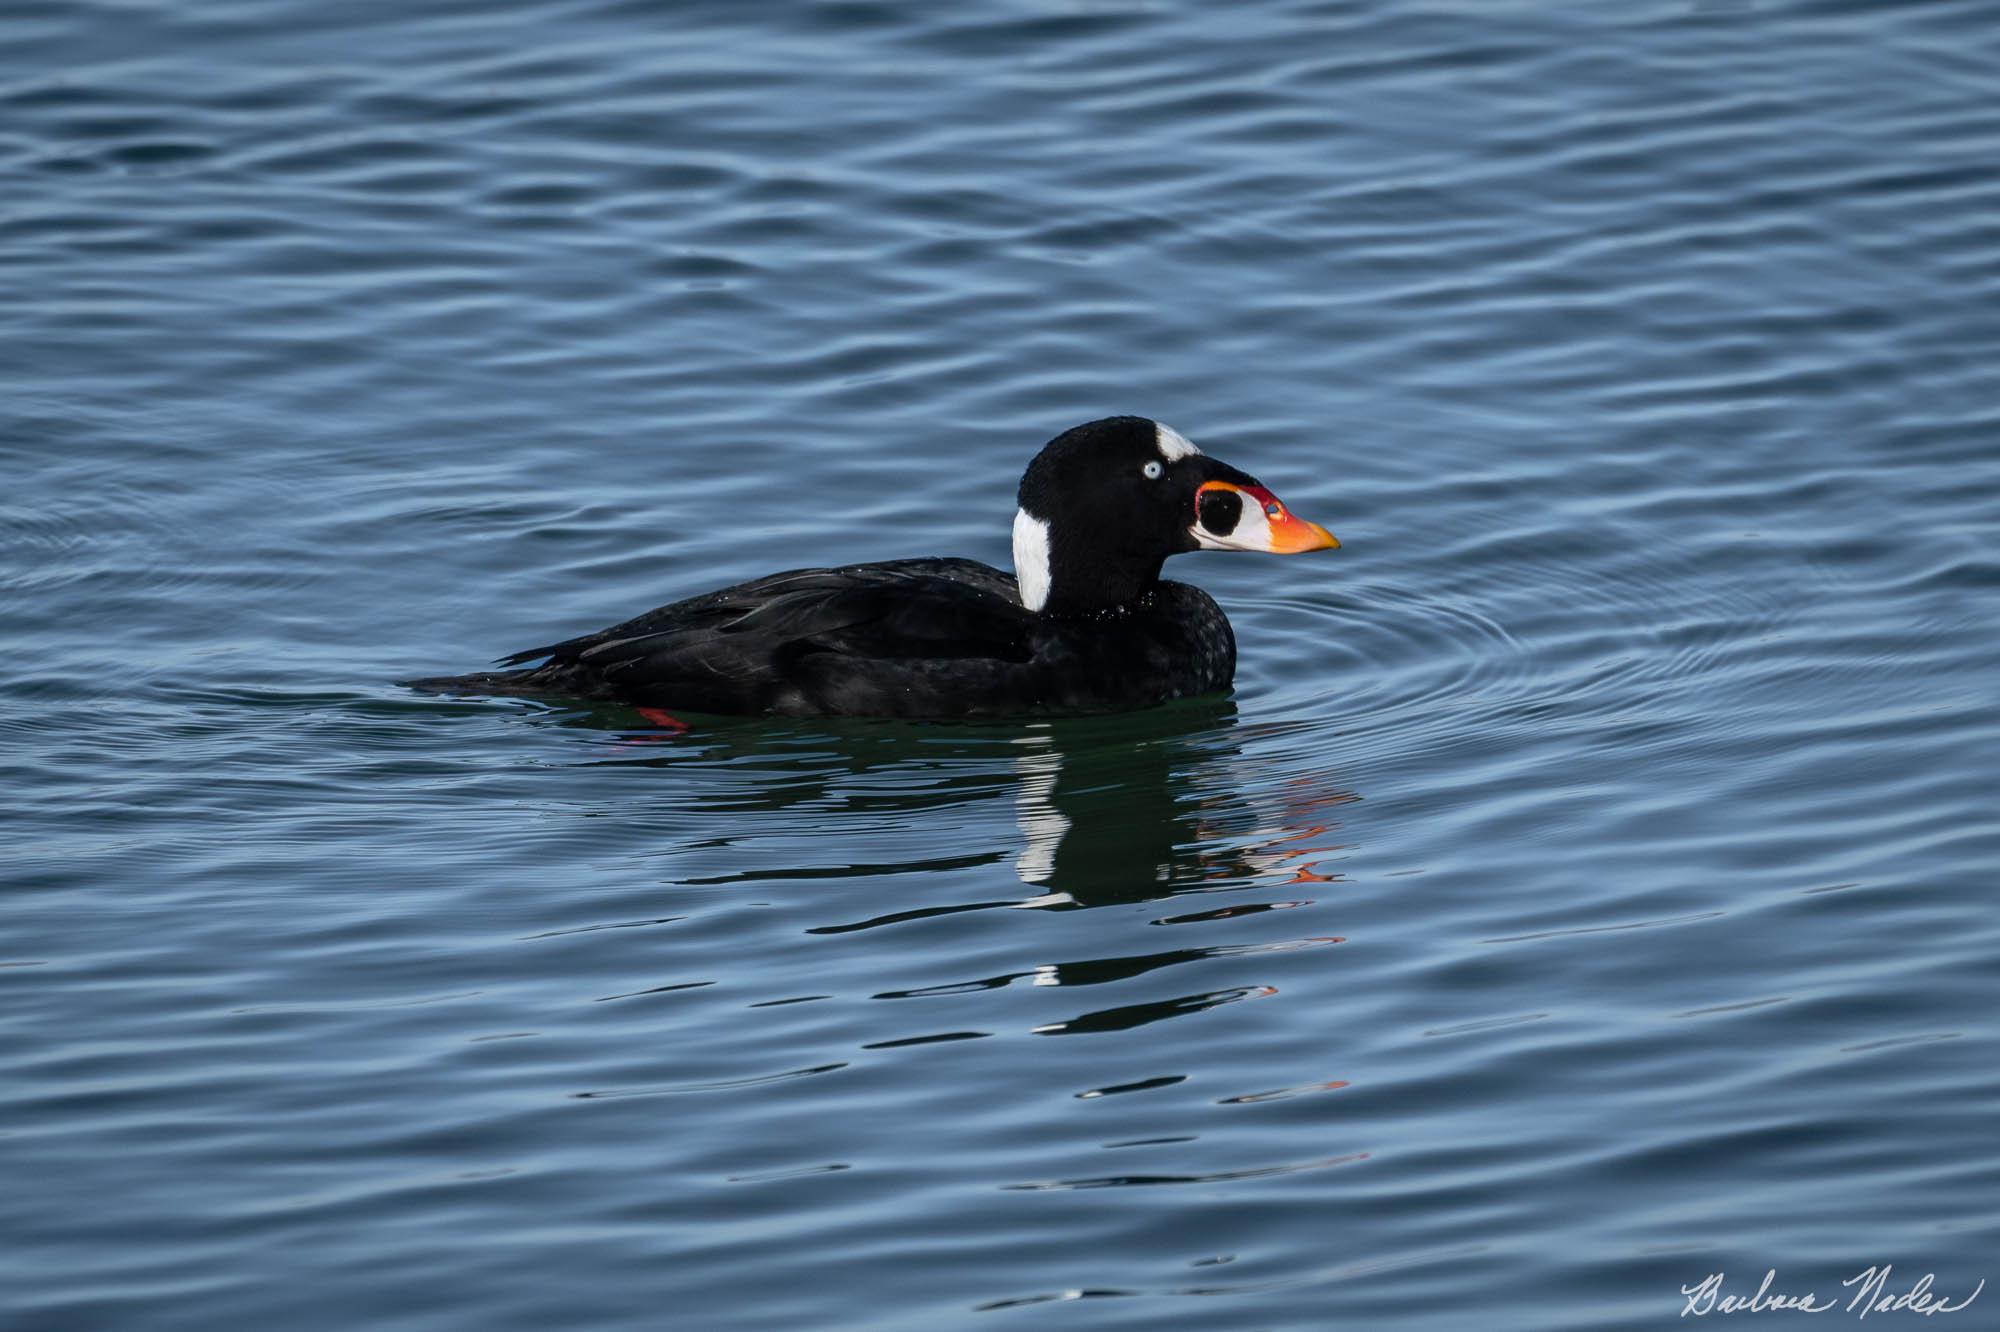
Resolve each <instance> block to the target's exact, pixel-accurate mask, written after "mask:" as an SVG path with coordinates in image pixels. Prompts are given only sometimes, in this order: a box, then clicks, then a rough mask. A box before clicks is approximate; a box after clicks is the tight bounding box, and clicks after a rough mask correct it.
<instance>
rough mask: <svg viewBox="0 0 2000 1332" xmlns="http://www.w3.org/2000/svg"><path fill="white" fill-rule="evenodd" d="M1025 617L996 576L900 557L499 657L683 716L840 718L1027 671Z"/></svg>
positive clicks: (786, 580)
mask: <svg viewBox="0 0 2000 1332" xmlns="http://www.w3.org/2000/svg"><path fill="white" fill-rule="evenodd" d="M1033 621H1034V616H1033V615H1032V613H1031V612H1029V611H1027V610H1025V609H1024V608H1023V607H1022V606H1021V604H1020V602H1019V601H1018V600H1017V599H1015V598H1014V597H1013V596H1012V580H1011V579H1008V578H1007V577H1006V575H1004V574H1001V573H999V571H997V570H994V569H990V568H988V567H986V566H985V565H979V564H975V563H974V562H972V561H969V560H902V561H895V562H892V563H887V564H870V565H854V566H849V567H846V568H836V569H794V570H789V571H787V572H785V573H780V574H772V575H770V576H769V577H767V578H760V579H757V580H755V581H753V582H748V583H741V584H738V585H736V586H734V587H728V588H723V589H722V590H720V591H718V592H711V593H708V594H706V595H704V596H699V597H691V598H689V599H688V600H686V601H679V602H675V603H673V604H672V605H669V606H662V607H660V608H659V609H657V610H653V611H649V612H647V613H646V614H644V615H641V616H638V617H635V618H634V619H631V620H627V621H625V622H624V623H622V624H617V625H613V626H612V627H611V628H609V629H605V630H602V631H600V632H598V633H595V634H586V635H584V636H582V637H579V638H573V639H569V640H567V641H565V642H562V643H555V644H551V645H550V646H548V647H543V648H533V649H530V650H528V651H525V652H521V653H516V654H515V655H514V656H512V657H510V658H508V659H507V661H508V664H519V663H523V662H528V661H533V660H536V659H538V658H547V659H548V660H547V662H546V664H545V665H543V666H540V667H537V668H535V669H534V670H533V671H532V672H531V673H530V675H531V678H533V679H535V680H536V681H537V682H543V683H546V684H548V685H549V686H551V687H552V688H569V689H574V690H576V691H577V692H588V693H592V694H598V695H601V696H610V697H617V698H623V699H627V700H630V701H634V702H642V703H658V704H660V705H662V706H669V707H672V706H679V707H683V708H687V709H690V710H693V711H708V712H744V711H754V712H765V711H778V712H793V711H808V712H817V711H843V712H844V711H852V710H855V709H856V708H857V707H858V706H860V705H861V704H862V703H863V702H864V700H863V699H861V698H859V697H857V694H858V693H859V694H868V695H870V696H871V697H870V698H869V699H868V700H865V701H866V703H867V705H868V706H869V707H870V708H871V709H874V710H881V709H882V708H883V707H885V706H886V705H887V704H888V703H892V702H894V701H895V700H896V699H897V698H902V699H904V700H905V706H907V707H909V708H912V709H915V710H919V711H927V712H928V711H933V710H934V709H935V707H936V706H937V701H936V700H929V701H923V700H917V699H913V698H911V697H910V690H911V689H912V688H913V687H915V686H914V685H913V684H912V680H913V679H921V680H924V681H932V682H935V681H937V680H938V678H939V676H940V672H941V670H942V671H943V672H945V673H958V672H961V671H963V670H966V669H969V670H970V671H971V672H972V673H973V674H975V675H982V674H986V673H988V672H990V671H993V670H1000V669H1004V667H1005V666H1007V665H1018V664H1020V663H1023V662H1026V661H1027V660H1028V659H1029V657H1030V656H1031V654H1032V652H1033V644H1032V641H1031V635H1030V629H1031V627H1032V624H1033ZM946 663H951V664H952V665H946ZM933 687H935V686H933ZM877 693H879V694H881V695H882V696H883V697H882V698H881V699H879V700H877V699H874V698H873V697H872V696H873V695H874V694H877ZM920 704H921V706H920ZM887 710H888V711H891V712H894V711H901V710H903V709H902V708H900V707H889V708H887Z"/></svg>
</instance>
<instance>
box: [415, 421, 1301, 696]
mask: <svg viewBox="0 0 2000 1332" xmlns="http://www.w3.org/2000/svg"><path fill="white" fill-rule="evenodd" d="M1339 544H1340V543H1339V542H1338V541H1336V540H1334V538H1333V533H1331V532H1329V531H1327V530H1326V529H1325V528H1324V527H1321V526H1319V525H1318V524H1317V523H1310V522H1307V521H1305V520H1304V519H1302V518H1299V517H1297V516H1295V515H1294V514H1293V513H1292V512H1291V510H1289V509H1287V508H1286V507H1285V506H1284V505H1283V504H1281V503H1279V502H1278V499H1277V497H1276V496H1274V495H1272V494H1271V492H1270V491H1268V490H1266V489H1265V488H1264V487H1263V486H1261V485H1259V484H1258V483H1257V482H1256V480H1254V479H1253V478H1251V477H1249V476H1246V475H1245V474H1244V473H1242V472H1239V471H1237V470H1236V469H1235V468H1234V467H1231V466H1229V465H1228V464H1227V463H1221V462H1217V461H1216V460H1215V459H1213V458H1209V457H1207V456H1205V455H1204V454H1203V453H1202V452H1201V450H1199V449H1197V448H1196V447H1195V446H1194V445H1193V444H1190V443H1189V442H1188V441H1187V440H1186V439H1184V438H1182V437H1181V436H1180V435H1179V434H1178V433H1176V432H1175V431H1173V430H1171V429H1169V428H1168V427H1167V426H1164V425H1161V424H1159V423H1158V422H1156V421H1149V420H1147V419H1145V418H1144V417H1138V416H1112V417H1107V418H1105V419H1104V420H1101V421H1092V422H1089V423H1088V424H1086V425H1080V426H1077V427H1076V428H1075V429H1073V430H1066V431H1064V432H1063V433H1062V434H1060V435H1058V436H1056V437H1055V438H1054V439H1053V440H1051V441H1049V443H1048V445H1047V446H1046V447H1044V448H1043V449H1042V451H1041V452H1040V453H1039V454H1037V455H1036V456H1035V460H1034V461H1033V462H1031V463H1029V464H1028V470H1027V473H1026V474H1025V475H1024V476H1023V477H1022V478H1021V490H1020V508H1019V510H1018V511H1017V512H1016V513H1015V515H1014V574H1013V575H1012V576H1009V575H1008V574H1005V573H1002V572H1001V571H1000V570H998V569H993V568H989V567H988V566H986V565H984V564H981V563H979V562H978V561H976V560H965V559H916V560H890V561H887V562H885V563H881V564H852V565H846V566H844V567H841V568H835V569H795V570H792V571H790V572H788V573H778V574H772V575H770V576H769V577H766V578H759V579H755V580H753V581H751V582H748V583H738V584H737V585H736V586H734V587H726V588H723V589H722V590H721V591H719V592H710V593H708V594H707V595H705V596H699V597H690V598H688V599H687V600H685V601H676V602H674V603H673V604H672V605H669V606H662V607H660V608H659V609H658V610H652V611H648V612H646V613H645V614H644V615H641V616H639V617H637V618H636V619H631V620H626V621H625V622H624V623H622V624H615V625H612V626H611V627H610V628H609V629H603V630H600V631H598V632H597V633H594V634H585V635H583V636H582V637H580V638H571V639H567V640H565V641H563V642H561V643H553V644H550V645H549V646H547V647H537V648H529V649H527V650H526V651H523V652H516V653H513V654H512V655H510V656H507V657H504V658H502V659H501V661H500V665H502V666H524V664H525V663H527V662H532V661H537V660H540V659H544V658H545V659H546V660H541V664H540V665H536V666H525V668H524V669H520V670H503V671H485V672H480V673H477V674H473V675H459V676H447V677H442V678H438V679H429V680H413V681H411V684H412V685H413V686H415V687H417V688H421V689H428V690H433V691H438V692H446V693H461V694H526V695H539V696H554V697H568V698H595V699H609V700H614V701H618V702H624V703H630V704H634V705H638V706H641V707H648V708H661V709H665V708H672V709H676V710H678V709H686V710H688V711H691V712H712V713H738V714H757V713H769V714H777V715H782V716H794V717H802V716H804V717H810V716H868V717H928V718H945V717H991V716H1035V715H1041V716H1048V715H1055V714H1064V713H1090V712H1116V711H1122V710H1126V709H1130V708H1142V707H1147V706H1150V705H1152V704H1156V703H1164V702H1166V701H1167V700H1169V699H1175V698H1184V697H1187V696H1190V695H1196V694H1208V693H1214V692H1217V691H1219V690H1223V689H1227V688H1228V687H1229V683H1230V680H1231V678H1232V677H1233V676H1234V675H1235V673H1236V638H1235V635H1233V634H1232V633H1231V632H1230V629H1229V621H1228V620H1227V619H1226V618H1225V617H1224V616H1223V614H1222V609H1221V608H1220V607H1219V606H1217V605H1216V604H1215V600H1214V598H1212V597H1210V596H1209V595H1208V593H1206V592H1204V591H1202V590H1201V589H1200V588H1198V587H1191V586H1189V585H1188V584H1186V583H1171V582H1166V581H1164V580H1162V579H1161V578H1160V565H1161V564H1162V563H1163V562H1164V561H1165V560H1166V558H1167V556H1169V555H1176V554H1179V553H1180V552H1182V551H1189V550H1265V551H1274V552H1276V553H1278V554H1284V555H1289V554H1294V553H1297V552H1300V551H1308V550H1325V549H1329V548H1332V547H1335V546H1338V545H1339Z"/></svg>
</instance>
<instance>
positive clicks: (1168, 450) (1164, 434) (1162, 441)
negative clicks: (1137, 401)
mask: <svg viewBox="0 0 2000 1332" xmlns="http://www.w3.org/2000/svg"><path fill="white" fill-rule="evenodd" d="M1153 438H1154V440H1155V441H1156V442H1157V443H1158V444H1159V446H1160V456H1161V457H1162V458H1165V459H1166V460H1167V461H1168V462H1179V461H1180V460H1181V459H1183V458H1191V457H1193V456H1194V455H1195V454H1197V453H1200V452H1201V450H1200V449H1198V448H1196V447H1195V446H1194V445H1193V444H1191V443H1189V442H1188V438H1187V436H1186V435H1183V434H1182V433H1181V432H1180V431H1178V430H1176V429H1174V428H1173V427H1172V426H1170V425H1167V424H1165V423H1163V422H1160V421H1155V422H1153Z"/></svg>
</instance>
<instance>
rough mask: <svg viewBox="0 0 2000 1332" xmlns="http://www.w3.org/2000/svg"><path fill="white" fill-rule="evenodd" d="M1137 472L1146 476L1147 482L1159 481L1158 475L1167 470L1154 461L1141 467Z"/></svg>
mask: <svg viewBox="0 0 2000 1332" xmlns="http://www.w3.org/2000/svg"><path fill="white" fill-rule="evenodd" d="M1139 470H1140V471H1142V472H1144V473H1145V474H1146V479H1147V480H1148V481H1157V480H1159V479H1160V473H1162V472H1164V471H1166V470H1167V469H1166V468H1164V467H1162V466H1160V464H1159V462H1158V461H1157V460H1155V461H1153V462H1149V463H1147V464H1146V465H1145V466H1144V467H1141V468H1140V469H1139Z"/></svg>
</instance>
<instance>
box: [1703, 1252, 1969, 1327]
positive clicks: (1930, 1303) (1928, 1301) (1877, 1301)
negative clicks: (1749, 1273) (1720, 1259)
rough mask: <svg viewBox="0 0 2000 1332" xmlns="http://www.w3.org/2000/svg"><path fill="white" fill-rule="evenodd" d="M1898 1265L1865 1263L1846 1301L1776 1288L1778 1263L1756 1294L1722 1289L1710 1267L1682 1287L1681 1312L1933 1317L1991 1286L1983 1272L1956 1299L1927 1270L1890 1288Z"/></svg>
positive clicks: (1849, 1284)
mask: <svg viewBox="0 0 2000 1332" xmlns="http://www.w3.org/2000/svg"><path fill="white" fill-rule="evenodd" d="M1895 1270H1896V1269H1895V1266H1894V1264H1890V1263H1884V1264H1883V1265H1882V1266H1880V1267H1868V1268H1864V1269H1862V1270H1861V1271H1859V1272H1856V1273H1855V1274H1854V1275H1853V1276H1851V1277H1849V1278H1847V1280H1845V1281H1843V1282H1841V1283H1840V1284H1841V1285H1842V1286H1843V1287H1851V1288H1853V1290H1854V1294H1853V1295H1852V1296H1850V1297H1849V1298H1848V1299H1847V1301H1846V1303H1845V1305H1843V1304H1842V1302H1841V1299H1840V1297H1839V1296H1837V1295H1830V1296H1827V1297H1826V1298H1824V1299H1822V1298H1820V1296H1819V1294H1818V1292H1816V1291H1810V1290H1808V1291H1806V1292H1804V1293H1803V1294H1787V1293H1785V1292H1782V1291H1774V1290H1772V1289H1771V1286H1772V1284H1773V1283H1774V1282H1776V1281H1777V1279H1778V1273H1777V1269H1775V1268H1771V1269H1767V1270H1766V1271H1765V1273H1764V1280H1763V1281H1762V1282H1760V1283H1759V1284H1758V1286H1757V1293H1756V1294H1755V1295H1725V1294H1723V1292H1722V1279H1723V1276H1724V1274H1723V1273H1721V1272H1710V1273H1709V1274H1708V1275H1707V1276H1706V1277H1704V1278H1702V1280H1701V1281H1699V1282H1697V1283H1696V1284H1694V1285H1692V1286H1682V1287H1681V1294H1682V1295H1683V1296H1685V1297H1686V1299H1687V1307H1686V1308H1684V1309H1682V1310H1681V1317H1683V1318H1686V1317H1687V1316H1688V1315H1690V1314H1692V1315H1694V1316H1695V1317H1696V1318H1706V1317H1707V1316H1708V1315H1710V1314H1712V1313H1724V1314H1730V1313H1767V1312H1769V1311H1771V1310H1774V1309H1789V1310H1791V1311H1793V1312H1795V1313H1825V1312H1827V1311H1828V1310H1830V1309H1838V1308H1843V1307H1844V1308H1845V1309H1846V1311H1847V1312H1848V1313H1851V1314H1853V1315H1854V1316H1855V1317H1856V1318H1866V1317H1867V1316H1868V1315H1869V1314H1872V1313H1915V1314H1922V1315H1924V1316H1925V1317H1926V1318H1928V1317H1930V1316H1931V1315H1933V1314H1945V1313H1957V1312H1958V1311H1959V1310H1960V1309H1963V1308H1964V1307H1965V1306H1966V1305H1968V1304H1971V1303H1972V1302H1973V1301H1974V1300H1976V1299H1978V1298H1979V1292H1980V1291H1982V1290H1985V1289H1986V1278H1984V1277H1981V1278H1980V1279H1979V1284H1978V1285H1977V1286H1974V1287H1973V1288H1972V1293H1971V1294H1970V1295H1967V1296H1966V1297H1965V1298H1964V1299H1962V1300H1960V1301H1958V1303H1956V1304H1954V1303H1952V1302H1951V1300H1950V1299H1949V1298H1948V1297H1947V1296H1944V1295H1941V1294H1938V1293H1936V1292H1934V1291H1932V1290H1931V1281H1932V1279H1933V1274H1932V1273H1930V1272H1926V1273H1924V1274H1923V1275H1922V1276H1921V1277H1919V1278H1917V1280H1916V1282H1915V1284H1913V1285H1912V1286H1911V1287H1910V1288H1909V1289H1908V1290H1903V1291H1891V1290H1890V1289H1889V1274H1890V1273H1891V1272H1893V1271H1895Z"/></svg>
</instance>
